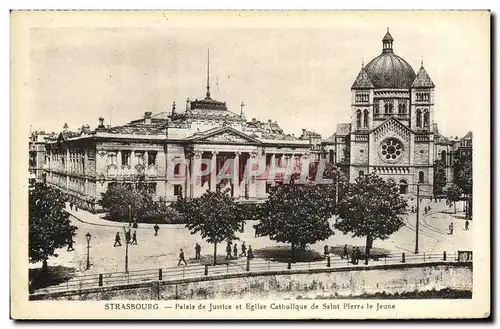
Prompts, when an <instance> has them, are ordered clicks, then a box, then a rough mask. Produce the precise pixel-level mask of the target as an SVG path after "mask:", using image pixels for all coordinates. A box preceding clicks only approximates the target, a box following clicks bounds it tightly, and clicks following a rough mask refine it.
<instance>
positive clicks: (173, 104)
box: [172, 101, 175, 114]
mask: <svg viewBox="0 0 500 329" xmlns="http://www.w3.org/2000/svg"><path fill="white" fill-rule="evenodd" d="M174 113H175V101H174V102H173V103H172V114H174Z"/></svg>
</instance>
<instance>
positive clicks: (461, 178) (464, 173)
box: [454, 157, 472, 195]
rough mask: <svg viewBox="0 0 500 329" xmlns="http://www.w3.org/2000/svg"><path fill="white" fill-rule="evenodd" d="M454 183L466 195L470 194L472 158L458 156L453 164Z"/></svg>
mask: <svg viewBox="0 0 500 329" xmlns="http://www.w3.org/2000/svg"><path fill="white" fill-rule="evenodd" d="M454 173H455V175H454V183H455V184H456V185H457V186H458V187H459V188H460V189H461V190H462V191H463V193H465V194H467V195H472V159H471V158H470V157H467V158H459V159H458V161H456V162H455V165H454Z"/></svg>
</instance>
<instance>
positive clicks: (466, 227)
mask: <svg viewBox="0 0 500 329" xmlns="http://www.w3.org/2000/svg"><path fill="white" fill-rule="evenodd" d="M465 230H466V231H468V230H469V220H468V219H466V220H465Z"/></svg>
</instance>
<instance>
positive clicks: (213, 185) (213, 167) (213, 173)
mask: <svg viewBox="0 0 500 329" xmlns="http://www.w3.org/2000/svg"><path fill="white" fill-rule="evenodd" d="M217 153H218V152H217V151H212V162H211V163H210V191H212V192H214V191H215V190H216V189H217Z"/></svg>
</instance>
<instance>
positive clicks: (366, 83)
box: [351, 68, 374, 89]
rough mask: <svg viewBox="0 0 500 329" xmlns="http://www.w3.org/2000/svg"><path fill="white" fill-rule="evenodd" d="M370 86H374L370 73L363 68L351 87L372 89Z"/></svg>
mask: <svg viewBox="0 0 500 329" xmlns="http://www.w3.org/2000/svg"><path fill="white" fill-rule="evenodd" d="M370 88H374V86H373V83H372V82H371V80H370V78H369V77H368V74H367V73H366V71H365V69H364V68H362V69H361V71H359V74H358V77H357V78H356V80H354V83H353V84H352V87H351V89H370Z"/></svg>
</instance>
